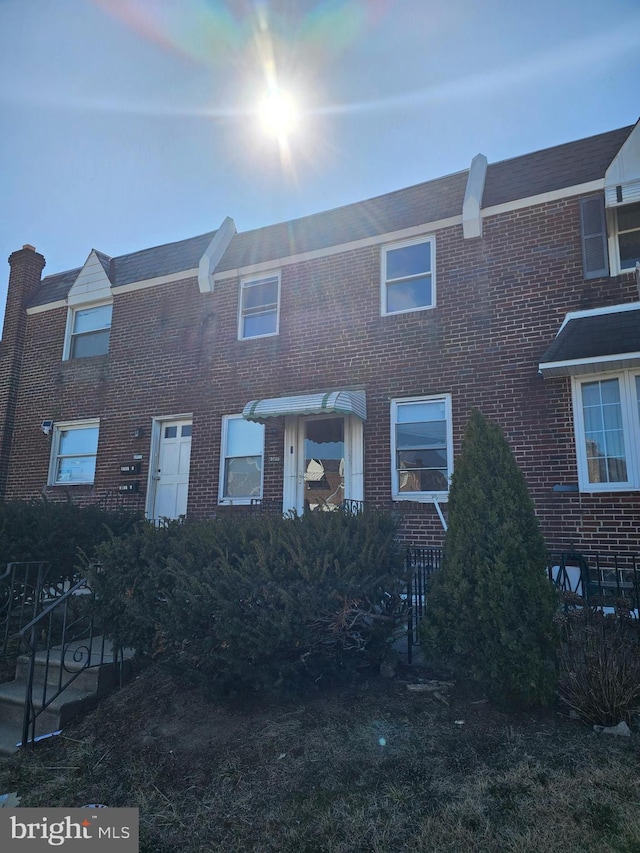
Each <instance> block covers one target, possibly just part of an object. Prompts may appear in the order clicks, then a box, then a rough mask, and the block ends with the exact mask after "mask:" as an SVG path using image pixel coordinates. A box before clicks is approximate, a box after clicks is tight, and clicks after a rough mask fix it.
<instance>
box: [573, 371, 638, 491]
mask: <svg viewBox="0 0 640 853" xmlns="http://www.w3.org/2000/svg"><path fill="white" fill-rule="evenodd" d="M636 376H640V370H638V369H635V370H620V371H616V372H615V373H613V372H607V373H589V374H582V375H580V376H572V377H571V397H572V405H573V426H574V437H575V444H576V461H577V466H578V489H579V490H580V492H632V491H639V490H640V464H639V463H640V458H639V456H638V452H639V448H640V418H639V417H638V406H637V401H636V393H635V377H636ZM606 379H618V381H619V382H620V398H621V403H622V427H623V430H624V442H625V452H626V462H627V477H628V479H627V481H626V482H624V483H591V482H589V471H588V466H587V454H586V447H585V440H584V438H585V431H584V413H583V410H582V394H581V388H582V385H585V384H586V383H588V382H598V381H601V380H606Z"/></svg>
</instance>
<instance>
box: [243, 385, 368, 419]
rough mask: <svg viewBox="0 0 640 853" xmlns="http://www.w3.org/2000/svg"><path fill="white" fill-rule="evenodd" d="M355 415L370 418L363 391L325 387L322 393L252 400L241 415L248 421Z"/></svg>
mask: <svg viewBox="0 0 640 853" xmlns="http://www.w3.org/2000/svg"><path fill="white" fill-rule="evenodd" d="M331 414H338V415H356V417H358V418H360V419H361V420H363V421H364V420H366V419H367V398H366V394H365V392H364V391H325V392H323V393H321V394H302V395H296V396H293V397H271V398H269V399H265V400H251V402H250V403H247V405H246V406H245V407H244V409H243V411H242V417H243V418H244V419H245V420H247V421H262V420H265V419H266V418H278V417H281V416H282V415H331Z"/></svg>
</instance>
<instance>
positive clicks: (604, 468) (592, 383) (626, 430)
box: [573, 370, 640, 492]
mask: <svg viewBox="0 0 640 853" xmlns="http://www.w3.org/2000/svg"><path fill="white" fill-rule="evenodd" d="M639 400H640V372H638V371H631V370H625V371H621V372H620V373H615V374H606V375H605V374H603V375H602V376H600V377H596V378H594V377H593V376H592V375H590V376H589V377H574V379H573V407H574V423H575V432H576V449H577V455H578V480H579V485H580V490H581V491H584V492H603V491H606V492H609V491H621V490H627V491H628V490H630V489H640V457H639V452H640V412H639V405H640V404H639Z"/></svg>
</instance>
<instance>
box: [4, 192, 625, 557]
mask: <svg viewBox="0 0 640 853" xmlns="http://www.w3.org/2000/svg"><path fill="white" fill-rule="evenodd" d="M579 222H580V214H579V199H578V198H571V199H567V200H562V201H556V202H552V203H547V204H541V205H539V206H536V207H529V208H526V209H523V210H518V211H516V212H511V213H503V214H500V215H496V216H492V217H489V218H487V219H485V220H484V234H483V237H482V238H480V239H474V240H464V239H463V236H462V227H461V226H452V227H449V228H445V229H442V230H440V231H438V232H437V234H436V259H437V277H436V289H437V297H436V307H435V308H433V309H431V310H426V311H419V312H414V313H407V314H398V315H392V316H381V315H380V247H379V246H373V247H365V248H359V249H355V250H351V251H348V252H344V253H341V254H335V255H331V256H328V257H323V258H318V259H314V260H307V261H304V262H300V263H296V264H293V265H288V266H284V267H283V268H282V270H281V272H282V282H281V309H280V330H279V334H278V335H277V336H273V337H267V338H261V339H254V340H246V341H238V340H237V320H238V292H239V280H238V279H226V280H224V281H221V282H218V283H216V286H215V291H214V292H213V293H208V294H204V295H203V294H201V293H200V292H199V290H198V284H197V281H196V280H195V279H189V280H183V281H179V282H176V283H172V284H166V285H161V286H157V287H154V288H151V289H146V290H139V291H135V292H131V293H124V294H117V295H116V296H115V298H114V307H113V325H112V331H111V341H110V351H109V355H107V356H102V357H96V358H89V359H78V360H75V361H67V362H63V361H62V347H63V338H64V331H65V323H66V308H56V309H53V310H49V311H46V312H43V313H38V314H34V315H32V316H30V317H29V318H28V323H27V328H26V334H25V340H24V358H23V370H22V377H21V382H20V388H19V392H18V395H17V401H16V413H15V430H14V436H13V445H12V455H11V461H10V466H9V474H8V480H7V489H6V497H7V498H31V497H36V496H38V495H40V494H42V493H43V492H44V493H45V494H47V496H48V497H49V498H51V497H53V498H55V497H58V496H65V495H66V493H67V490H66V489H63V488H62V487H59V486H58V487H48V488H47V487H46V479H47V470H48V465H49V455H50V439H49V438H46V437H45V436H43V434H42V432H41V430H40V429H39V425H40V422H41V421H42V420H43V419H45V418H53V419H54V420H57V421H62V420H74V419H78V418H85V417H100V419H101V423H100V440H99V448H98V462H97V469H96V477H95V484H94V486H92V487H87V486H77V487H71V488H70V489H69V490H68V491H69V493H71V494H72V496H73V497H74V499H80V500H95V499H96V498H98V497H100V496H101V495H103V494H104V493H105V492H107V491H109V490H112V489H117V487H118V485H119V484H120V483H121V482H122V481H123V478H122V477H121V475H120V473H119V466H120V465H121V464H125V463H129V462H130V461H131V460H132V456H133V454H135V453H141V454H143V457H144V459H143V468H142V473H141V476H140V482H141V489H142V490H143V491H144V489H145V488H146V483H147V476H148V466H149V453H150V440H151V423H152V418H154V417H156V418H157V417H162V416H169V415H174V414H183V413H192V414H193V439H192V455H191V481H190V488H189V505H188V508H189V514H191V515H193V516H199V517H206V516H211V515H213V514H214V513H216V511H218V506H217V495H218V477H219V464H220V430H221V420H222V416H223V415H225V414H233V413H238V412H240V411H241V410H242V407H243V406H244V405H245V403H247V402H248V401H249V400H251V399H254V398H264V397H276V396H282V395H289V394H304V393H311V392H314V391H322V390H326V389H339V388H359V389H364V390H365V391H366V395H367V408H368V419H367V421H366V423H365V425H364V445H365V472H364V484H365V485H364V488H365V501H367V502H368V503H371V504H375V505H379V506H385V507H388V506H390V505H391V457H390V414H389V412H390V400H391V399H393V398H401V397H408V396H418V395H432V394H443V393H449V394H451V395H452V408H453V434H454V448H455V451H456V452H458V451H459V447H460V440H461V435H462V432H463V430H464V427H465V423H466V420H467V417H468V414H469V411H470V409H471V408H472V407H477V408H479V409H480V410H481V411H482V412H483V413H484V414H485V415H486V416H488V417H489V418H491V419H493V420H495V421H496V422H498V423H499V424H500V425H501V427H502V428H503V429H504V431H505V434H506V436H507V438H508V440H509V442H510V445H511V447H512V448H513V450H514V452H515V454H516V458H517V460H518V463H519V464H520V466H521V467H522V469H523V471H524V473H525V476H526V478H527V481H528V484H529V488H530V490H531V493H532V496H533V498H534V500H535V503H536V508H537V512H538V515H539V518H540V521H541V523H542V527H543V531H544V534H545V537H546V540H547V542H548V544H549V545H550V546H553V547H558V548H560V547H569V546H572V545H573V546H576V547H581V548H583V549H584V550H587V549H589V550H592V549H603V548H604V549H606V550H616V549H622V550H629V549H637V545H638V539H637V530H636V520H637V518H638V510H639V508H640V493H638V492H626V493H610V494H597V495H590V494H582V495H579V494H577V493H568V494H567V493H564V494H563V493H555V492H553V486H554V484H557V483H562V484H567V483H577V479H578V477H577V469H576V455H575V447H574V437H573V421H572V411H571V395H570V382H569V380H568V379H546V380H544V379H542V377H541V376H540V375H539V374H538V364H539V361H540V358H541V356H542V354H543V353H544V351H545V350H546V349H547V347H548V346H549V344H550V343H551V341H552V340H553V338H554V336H555V335H556V333H557V331H558V329H559V327H560V324H561V323H562V320H563V319H564V316H565V314H566V313H567V312H568V311H574V310H578V309H585V308H591V307H601V306H607V305H615V304H619V303H623V302H631V301H634V300H636V299H637V292H636V289H635V284H634V282H633V280H632V276H629V275H627V276H619V277H617V278H616V277H611V278H606V279H598V280H595V281H585V280H584V278H583V273H582V262H581V246H580V231H579ZM274 270H277V266H274ZM139 427H141V428H143V430H144V432H143V436H142V437H141V438H135V437H134V430H135V429H136V428H139ZM283 436H284V427H283V424H282V421H281V420H280V419H279V420H277V421H270V422H268V423H267V429H266V444H265V462H264V496H265V498H266V499H268V500H274V501H281V500H282V489H283V474H282V461H270V460H269V457H270V456H274V457H279V458H280V460H282V459H283V458H284V447H283ZM394 507H395V508H396V509H398V510H400V511H401V512H402V514H403V518H404V522H403V531H404V535H405V536H406V537H407V539H410V540H411V541H412V542H413V543H415V544H421V545H433V544H440V543H441V542H442V538H443V530H442V525H441V523H440V520H439V517H438V515H437V512H436V510H435V508H434V507H433V505H431V504H422V503H411V502H404V501H403V502H398V503H396V504H394ZM443 508H444V509H445V512H446V505H443Z"/></svg>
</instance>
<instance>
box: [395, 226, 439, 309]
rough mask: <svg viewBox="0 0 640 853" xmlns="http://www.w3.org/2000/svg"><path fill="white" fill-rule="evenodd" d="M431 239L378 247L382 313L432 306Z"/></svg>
mask: <svg viewBox="0 0 640 853" xmlns="http://www.w3.org/2000/svg"><path fill="white" fill-rule="evenodd" d="M435 245H436V243H435V238H434V237H428V238H426V239H420V240H411V241H407V242H404V243H396V244H395V245H393V246H385V247H384V248H383V249H382V313H383V314H401V313H404V312H405V311H421V310H423V309H424V308H433V306H434V305H435Z"/></svg>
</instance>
